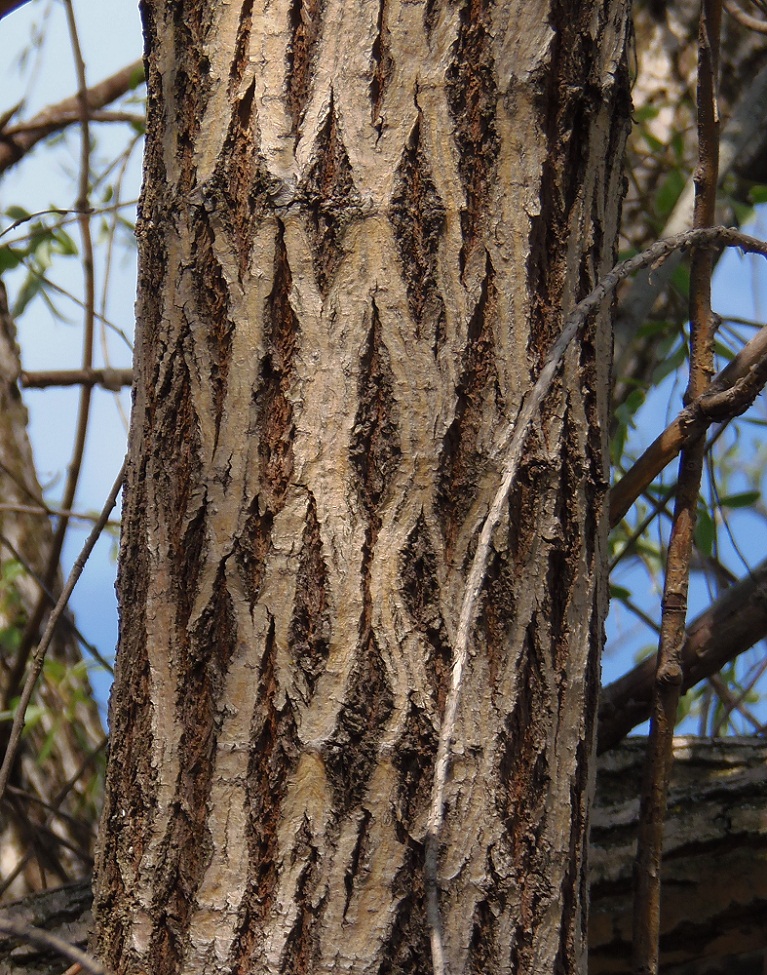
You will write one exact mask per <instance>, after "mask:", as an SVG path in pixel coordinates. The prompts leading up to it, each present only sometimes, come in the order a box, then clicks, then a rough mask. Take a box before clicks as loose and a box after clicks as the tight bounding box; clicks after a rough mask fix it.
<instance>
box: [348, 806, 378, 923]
mask: <svg viewBox="0 0 767 975" xmlns="http://www.w3.org/2000/svg"><path fill="white" fill-rule="evenodd" d="M372 821H373V815H372V813H371V812H370V810H369V809H362V811H361V812H360V814H359V820H358V822H357V840H356V842H355V844H354V849H353V850H352V855H351V858H350V860H349V867H348V869H347V871H346V874H345V876H344V889H345V890H346V902H345V904H344V913H343V916H344V917H346V912H347V911H348V910H349V905H350V904H351V900H352V894H353V893H354V887H355V885H356V884H358V883H359V882H360V879H362V877H363V875H362V874H361V873H360V870H361V869H362V868H361V864H364V863H367V861H368V858H369V857H370V855H371V852H373V851H371V842H370V824H371V822H372Z"/></svg>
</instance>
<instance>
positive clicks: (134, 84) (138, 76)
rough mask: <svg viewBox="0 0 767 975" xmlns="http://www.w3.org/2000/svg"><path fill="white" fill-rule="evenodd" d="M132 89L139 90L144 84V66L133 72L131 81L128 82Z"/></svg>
mask: <svg viewBox="0 0 767 975" xmlns="http://www.w3.org/2000/svg"><path fill="white" fill-rule="evenodd" d="M128 84H129V85H130V87H131V88H133V89H135V88H138V87H139V85H143V84H144V65H143V64H141V65H138V67H137V68H136V70H135V71H133V72H131V76H130V81H129V82H128Z"/></svg>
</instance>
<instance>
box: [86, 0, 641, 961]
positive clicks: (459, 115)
mask: <svg viewBox="0 0 767 975" xmlns="http://www.w3.org/2000/svg"><path fill="white" fill-rule="evenodd" d="M142 13H143V18H144V28H145V36H146V43H147V65H148V98H149V112H148V138H147V150H146V157H145V182H144V188H143V192H142V199H141V206H140V215H139V222H138V231H137V232H138V236H139V244H140V261H139V264H140V267H139V302H138V323H137V324H138V332H137V339H136V357H135V363H134V367H135V375H136V387H135V390H136V392H135V403H134V412H133V420H132V429H131V441H130V442H131V447H130V451H131V453H130V459H131V463H130V472H129V479H128V484H127V489H126V497H125V507H124V532H123V542H122V551H121V567H120V576H119V594H120V606H121V637H120V650H119V654H118V664H117V675H116V682H115V689H114V692H113V698H112V710H111V726H112V745H111V754H110V766H109V768H110V772H109V774H108V785H107V796H106V808H105V814H104V818H103V827H102V829H103V840H102V847H101V852H100V856H99V859H98V869H97V881H96V916H97V920H98V945H99V949H100V951H101V953H102V956H103V958H104V961H105V962H106V963H107V964H108V965H109V967H110V968H111V969H112V970H113V971H114V972H115V975H121V973H124V972H131V973H133V972H137V971H142V970H146V971H151V972H153V973H155V975H171V973H174V975H175V973H181V972H189V973H192V972H193V973H195V975H201V973H207V972H216V973H219V972H251V971H253V972H255V971H258V972H259V973H261V972H263V973H266V972H275V973H276V972H290V973H291V975H293V973H296V975H298V973H301V972H333V971H341V970H343V971H350V972H379V973H381V975H383V973H386V972H399V971H408V972H412V973H425V972H430V971H431V959H430V957H429V949H428V932H427V930H426V922H425V912H424V897H423V855H424V850H423V837H424V825H425V817H426V813H427V810H428V805H429V797H430V792H431V783H432V772H433V769H432V766H433V758H434V752H435V748H436V742H437V738H438V734H439V728H440V716H441V713H442V709H443V707H444V702H445V695H446V692H447V687H448V684H449V673H450V663H451V642H452V638H453V632H454V628H455V625H456V619H457V614H458V610H459V607H460V603H461V596H462V591H463V586H464V580H465V575H466V571H467V567H468V563H469V561H470V559H471V555H472V551H473V543H474V539H475V536H476V531H477V529H478V527H479V525H480V524H481V520H482V518H483V516H484V513H485V511H486V508H487V504H488V501H489V499H490V498H491V497H492V495H493V493H494V492H495V489H496V487H497V479H498V476H499V463H500V459H499V447H500V444H499V443H498V435H499V432H500V431H501V430H502V429H503V427H504V426H505V425H507V424H508V423H509V422H510V421H512V420H513V418H514V416H515V415H516V413H517V411H518V409H519V406H520V402H521V398H522V396H523V395H524V393H525V391H526V390H527V389H529V387H530V385H531V382H532V380H533V379H534V377H535V375H536V372H537V370H538V369H539V368H540V366H541V364H542V363H543V361H544V360H545V357H546V354H547V351H548V349H549V347H550V345H551V343H552V341H553V340H554V338H555V337H556V335H557V334H558V331H559V329H560V327H561V323H562V320H563V316H564V315H565V314H566V313H567V312H568V310H569V309H570V308H571V307H572V305H573V304H574V302H575V301H576V300H577V299H578V298H580V297H583V296H584V295H585V294H586V293H588V292H589V291H590V290H591V288H592V287H593V285H594V284H595V282H596V281H597V280H598V279H599V278H600V276H601V275H603V274H604V273H605V272H606V271H607V270H608V268H609V267H610V265H611V264H612V263H613V259H614V256H615V240H616V234H617V222H618V213H619V204H620V193H621V170H620V161H621V158H622V152H623V144H624V137H625V130H626V120H627V113H628V103H627V71H626V66H625V43H626V22H625V17H626V5H625V4H624V3H622V2H617V0H611V2H608V3H585V4H579V5H577V7H576V8H573V6H572V5H561V4H554V3H548V2H543V0H539V2H535V3H530V2H528V0H525V2H503V3H496V4H492V3H489V2H485V0H465V2H461V3H445V4H437V3H434V2H433V0H428V2H424V3H405V2H391V0H380V2H378V0H376V2H373V0H360V2H358V3H355V4H342V3H336V2H333V0H326V2H322V0H291V2H288V0H273V2H271V3H266V2H263V3H259V2H253V0H238V2H233V3H231V4H218V3H203V2H200V0H196V2H191V0H190V2H186V3H177V4H166V3H160V2H146V3H144V4H143V7H142ZM609 362H610V329H609V319H608V315H607V313H606V312H604V313H601V314H600V315H598V316H596V320H595V321H593V322H591V323H590V324H589V326H588V327H587V328H586V330H585V333H584V334H583V336H582V337H581V340H580V341H579V342H578V343H576V345H575V346H574V347H573V349H571V352H570V353H569V354H568V357H567V362H566V365H565V368H564V375H563V379H562V381H561V383H558V384H557V388H556V389H555V390H553V392H552V394H551V396H550V397H549V399H548V401H547V405H546V410H545V415H544V416H543V417H541V420H540V424H539V426H538V427H537V429H536V430H535V432H534V435H533V436H532V437H531V440H530V443H529V445H528V449H527V452H526V456H525V460H524V462H523V465H522V471H521V474H520V478H519V483H518V484H517V485H516V486H515V488H514V490H513V492H512V496H511V498H510V503H509V520H508V523H507V524H506V525H505V526H504V527H503V529H502V530H501V531H500V532H499V537H498V538H497V539H496V551H495V554H494V559H493V563H492V565H491V568H490V573H489V579H488V583H487V586H486V592H485V599H484V604H483V609H482V612H481V616H480V620H479V622H478V625H477V627H476V632H475V636H474V644H473V650H472V656H471V664H470V667H469V668H468V672H467V673H466V676H465V686H464V692H463V696H462V699H461V701H462V703H461V707H460V711H459V720H458V729H457V735H456V738H457V740H456V744H455V747H454V757H453V764H452V776H451V780H450V782H449V784H448V789H447V806H448V812H447V823H446V827H445V829H444V831H443V836H442V840H443V842H442V847H441V851H440V854H441V855H440V875H439V884H440V888H441V889H440V903H441V911H442V916H443V921H444V927H445V932H446V955H447V959H448V963H449V968H450V971H451V973H453V975H458V973H461V972H483V973H487V975H492V973H495V972H511V971H514V972H515V973H526V972H551V971H561V972H575V971H578V970H582V968H583V965H584V962H585V951H584V946H583V933H584V930H585V923H586V897H585V890H586V887H585V885H586V877H585V834H586V828H587V820H588V805H589V793H590V778H591V754H592V751H593V738H594V722H595V713H596V696H597V685H598V669H599V668H598V654H599V650H600V648H601V644H602V639H603V633H602V622H603V616H604V611H605V572H604V569H605V564H604V562H605V527H606V518H605V517H604V500H605V487H606V482H607V478H606V468H605V430H606V425H607V413H606V409H607V393H608V385H609V375H608V371H609Z"/></svg>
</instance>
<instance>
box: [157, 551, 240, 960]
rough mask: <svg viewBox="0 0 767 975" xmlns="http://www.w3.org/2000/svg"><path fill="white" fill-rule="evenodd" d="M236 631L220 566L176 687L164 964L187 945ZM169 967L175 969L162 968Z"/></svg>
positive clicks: (161, 877)
mask: <svg viewBox="0 0 767 975" xmlns="http://www.w3.org/2000/svg"><path fill="white" fill-rule="evenodd" d="M236 637H237V625H236V621H235V618H234V611H233V607H232V601H231V597H230V596H229V593H228V591H227V588H226V583H225V579H224V573H223V566H222V567H221V569H220V571H219V575H218V577H217V579H216V582H215V585H214V587H213V598H212V600H211V602H210V604H209V605H208V607H206V609H205V610H204V611H203V612H202V614H201V616H200V618H199V620H198V621H197V623H196V624H195V626H194V628H193V630H192V633H191V634H190V639H189V641H188V648H189V649H188V658H189V659H188V666H187V669H186V673H185V678H184V680H183V681H182V682H181V684H180V686H179V689H178V700H177V702H176V713H177V720H178V724H179V727H181V728H183V729H184V730H183V733H182V736H181V741H180V743H179V771H178V780H177V800H176V803H175V806H174V812H173V815H172V817H171V820H170V823H169V825H168V830H167V834H166V835H167V839H168V856H167V857H166V858H165V859H164V861H163V866H162V870H161V871H160V873H159V874H158V876H157V877H156V880H155V891H154V897H153V904H154V912H155V913H154V917H155V918H162V921H161V923H159V924H158V925H157V926H156V927H155V930H154V940H155V944H154V949H153V952H154V951H156V952H157V954H158V955H159V956H161V957H163V958H164V959H165V963H166V964H173V965H175V964H177V962H178V959H179V958H180V957H181V954H182V953H183V946H184V945H185V944H186V940H187V936H188V931H189V925H190V923H191V919H192V915H193V913H194V903H195V896H196V893H197V890H198V888H199V885H200V883H201V881H202V878H203V877H204V875H205V870H206V869H207V865H208V859H209V852H210V848H211V845H212V844H211V839H210V831H209V828H208V796H209V794H210V788H211V783H212V780H213V772H214V767H215V753H216V741H217V737H218V730H219V726H220V714H219V713H218V711H217V702H218V701H220V700H221V694H222V689H223V681H224V677H225V675H226V671H227V668H228V666H229V660H230V658H231V654H232V651H233V650H234V647H235V644H236ZM160 970H161V971H163V972H164V971H173V970H174V969H173V968H168V969H166V968H161V969H160Z"/></svg>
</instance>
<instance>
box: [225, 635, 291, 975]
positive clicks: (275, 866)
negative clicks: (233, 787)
mask: <svg viewBox="0 0 767 975" xmlns="http://www.w3.org/2000/svg"><path fill="white" fill-rule="evenodd" d="M275 656H276V646H275V641H274V626H273V625H272V626H270V628H269V632H268V634H267V640H266V646H265V648H264V656H263V662H262V666H261V672H260V674H259V681H258V686H257V687H256V688H254V696H255V700H256V701H257V707H256V709H255V713H254V718H253V724H252V727H251V735H250V740H251V751H250V759H249V762H248V783H247V793H248V805H249V815H248V820H249V829H248V851H247V856H248V864H249V884H248V893H247V895H246V897H245V898H244V900H243V904H242V907H241V915H240V917H241V925H240V937H239V938H238V939H237V940H236V941H235V947H234V949H233V950H234V955H235V957H234V959H233V970H234V971H241V972H251V971H254V970H255V969H256V968H258V967H259V964H260V961H259V960H260V952H261V950H262V948H263V946H262V945H261V943H260V940H259V935H260V934H261V932H263V930H264V925H265V924H267V923H268V921H269V918H270V915H271V912H272V911H273V910H274V908H275V898H276V896H277V887H278V883H279V873H280V868H279V863H278V845H279V844H278V830H279V824H280V816H281V810H282V803H283V800H284V798H285V793H286V790H287V785H288V781H289V779H290V776H291V774H292V772H293V770H294V768H295V765H296V761H297V759H298V755H299V746H300V743H299V741H298V736H297V730H296V721H295V715H294V713H293V710H292V708H291V707H290V705H289V703H287V701H286V702H285V703H284V704H282V705H281V706H279V707H278V706H277V704H276V703H275V701H276V698H277V695H278V692H279V687H278V684H277V676H276V671H275Z"/></svg>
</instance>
